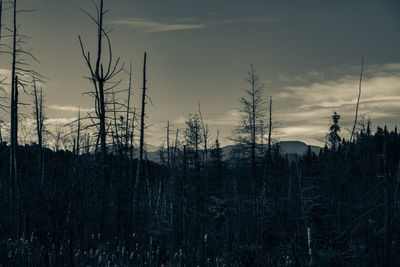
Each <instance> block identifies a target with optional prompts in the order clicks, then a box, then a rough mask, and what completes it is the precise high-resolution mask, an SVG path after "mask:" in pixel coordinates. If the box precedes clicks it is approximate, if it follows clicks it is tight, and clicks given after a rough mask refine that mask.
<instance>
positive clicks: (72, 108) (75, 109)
mask: <svg viewBox="0 0 400 267" xmlns="http://www.w3.org/2000/svg"><path fill="white" fill-rule="evenodd" d="M48 109H53V110H60V111H70V112H78V111H79V109H80V110H81V112H91V111H93V109H89V108H79V107H76V106H60V105H50V106H49V107H48Z"/></svg>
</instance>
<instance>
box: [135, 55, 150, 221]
mask: <svg viewBox="0 0 400 267" xmlns="http://www.w3.org/2000/svg"><path fill="white" fill-rule="evenodd" d="M146 68H147V53H146V52H144V59H143V87H142V108H141V114H140V141H139V157H138V161H137V167H136V177H135V187H134V190H135V191H134V196H133V215H135V213H134V212H135V208H136V205H137V198H138V196H139V192H138V187H139V182H140V171H141V170H140V169H141V167H142V160H143V146H144V128H145V122H144V119H145V116H146V104H147V101H146V100H147V93H146V90H147V78H146Z"/></svg>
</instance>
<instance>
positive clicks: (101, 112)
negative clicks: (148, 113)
mask: <svg viewBox="0 0 400 267" xmlns="http://www.w3.org/2000/svg"><path fill="white" fill-rule="evenodd" d="M94 4H95V3H94ZM95 8H96V11H97V16H96V17H94V16H92V15H90V14H89V13H87V12H86V11H84V12H85V14H86V15H88V16H89V18H91V19H92V21H93V22H94V23H95V24H96V26H97V53H96V55H97V57H96V59H95V61H94V63H93V62H92V60H91V57H90V52H86V50H85V48H84V45H83V42H82V38H81V36H80V35H78V38H79V43H80V46H81V51H82V55H83V57H84V59H85V62H86V64H87V67H88V69H89V73H90V75H89V77H87V78H88V79H89V80H90V81H91V82H92V84H93V87H94V91H90V92H88V94H89V95H91V96H93V97H94V99H95V113H96V118H97V119H98V121H99V122H98V126H99V138H100V148H101V152H102V154H103V160H104V161H105V162H106V160H105V159H106V157H107V131H106V124H107V123H106V119H107V115H106V112H107V104H108V102H107V96H109V95H110V94H111V93H112V92H111V90H112V89H113V88H114V87H115V86H116V84H119V82H116V83H115V84H113V85H112V86H110V87H108V88H107V87H106V86H107V84H108V83H110V82H111V81H112V79H113V78H114V77H115V76H116V75H117V74H119V73H120V72H121V71H122V69H123V65H122V66H121V65H120V58H117V60H116V61H115V62H114V61H113V54H112V49H111V41H110V38H109V35H108V32H107V31H106V29H105V28H104V23H103V20H104V16H105V14H106V13H107V12H108V10H104V1H103V0H100V6H98V5H96V4H95ZM104 39H105V40H106V42H107V46H108V50H107V52H108V55H107V57H106V56H103V43H104Z"/></svg>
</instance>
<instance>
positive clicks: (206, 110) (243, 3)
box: [0, 0, 400, 146]
mask: <svg viewBox="0 0 400 267" xmlns="http://www.w3.org/2000/svg"><path fill="white" fill-rule="evenodd" d="M95 1H96V0H95ZM18 5H19V7H20V8H22V9H34V10H35V12H33V13H20V14H18V19H19V24H20V32H22V33H23V34H26V35H29V36H30V37H31V38H30V39H29V40H28V43H27V47H29V48H32V52H33V53H34V54H35V56H36V57H37V58H38V60H39V61H40V64H38V63H35V62H31V63H32V64H31V65H32V67H33V68H34V69H35V70H36V71H38V72H40V73H41V74H43V75H45V76H46V77H48V81H47V83H46V85H45V95H46V99H45V101H46V105H47V109H46V115H47V118H48V120H47V122H46V123H47V124H48V125H49V127H51V125H53V126H54V125H61V124H63V123H64V124H65V123H66V122H69V121H72V120H74V119H75V118H76V117H77V110H78V107H80V108H81V110H82V111H83V112H85V111H90V110H91V109H92V108H93V106H94V100H93V99H92V98H91V97H89V96H84V95H82V94H83V93H84V92H85V91H87V90H88V89H90V84H89V82H88V81H87V80H86V79H85V78H84V76H85V75H88V69H87V67H86V65H85V63H84V60H83V58H82V55H81V51H80V47H79V41H78V34H80V35H81V36H82V39H83V41H84V43H85V46H86V48H87V49H89V50H91V51H95V46H94V45H95V43H94V38H95V30H96V28H95V26H94V24H93V23H92V22H91V21H90V19H89V18H88V17H87V16H86V15H85V14H84V13H83V12H82V11H81V10H80V8H82V9H84V10H86V11H88V12H89V13H93V12H94V8H93V5H92V3H91V1H89V0H68V1H65V0H35V1H32V0H19V1H18ZM105 8H106V9H109V13H107V15H106V17H105V24H106V25H107V27H108V28H109V29H112V32H111V33H110V38H111V42H112V48H113V55H114V57H117V56H118V57H120V58H121V60H122V61H123V62H125V63H126V64H127V65H129V62H132V63H133V66H134V79H133V81H134V90H135V93H134V96H133V97H134V103H135V104H136V107H139V100H140V87H141V83H142V78H141V75H142V74H141V68H142V61H143V53H144V51H147V54H148V87H149V90H148V94H149V96H150V97H151V99H152V103H153V104H152V105H149V107H148V118H147V122H148V124H149V126H150V127H149V129H148V130H147V137H146V138H147V141H146V142H147V143H151V144H152V145H154V146H159V145H162V144H163V142H165V139H166V137H165V135H166V129H165V127H166V124H167V121H170V122H171V129H172V130H175V129H178V128H179V129H182V128H184V123H185V119H186V118H187V117H188V115H189V114H191V113H192V114H193V113H196V112H197V110H198V103H199V102H200V103H201V109H202V114H203V117H204V119H205V121H206V122H207V123H208V125H209V128H210V133H211V137H212V138H215V136H216V132H217V130H218V129H220V131H221V134H220V135H221V139H222V143H223V144H228V143H229V142H230V141H229V137H230V136H232V129H234V127H235V126H236V125H238V123H239V121H240V113H239V111H238V109H239V108H240V102H239V99H240V97H241V96H244V92H243V89H245V88H246V87H247V84H246V82H245V79H244V78H245V77H246V74H247V71H248V68H249V63H250V62H252V63H253V64H254V65H255V68H256V72H257V74H258V75H259V76H260V79H261V81H262V83H263V84H264V96H265V97H266V98H268V97H269V96H272V98H273V121H274V125H275V127H274V137H275V139H276V140H280V141H284V140H300V141H304V142H306V143H308V144H314V145H323V144H324V142H325V135H326V133H327V131H328V128H329V125H330V116H331V114H332V113H333V111H336V112H338V113H339V114H340V115H341V120H340V124H341V126H342V135H343V137H346V138H347V139H348V137H349V136H350V130H351V128H352V123H353V121H354V112H355V104H356V99H357V94H358V83H359V75H360V65H361V58H362V56H364V63H365V66H364V77H363V86H362V95H361V103H360V113H361V114H362V115H363V116H365V118H369V117H370V118H371V120H372V125H373V126H374V127H376V126H378V125H381V126H382V125H385V124H387V125H388V126H389V127H391V128H393V127H394V126H395V125H397V124H398V121H399V118H400V116H399V115H400V104H399V103H400V49H399V48H400V2H398V1H384V0H380V1H377V0H363V1H358V0H355V1H341V0H338V1H327V0H326V1H321V0H319V1H267V0H264V1H261V0H202V1H194V0H169V1H165V0H164V1H162V0H112V1H111V0H105ZM5 13H6V14H5V18H4V20H3V23H4V24H5V25H6V26H10V25H11V24H10V22H11V21H10V17H9V13H10V11H5ZM10 62H11V58H10V57H9V55H7V54H4V53H3V54H1V55H0V74H1V75H3V76H7V75H8V74H9V69H10V67H9V66H10ZM120 78H123V79H124V81H123V83H122V84H121V88H125V87H126V86H127V81H128V76H127V75H126V74H122V75H121V76H120ZM3 87H4V88H5V89H6V91H7V86H3ZM137 109H138V110H139V109H140V108H137ZM0 116H1V117H3V118H4V119H5V120H7V116H8V115H7V114H6V113H4V112H3V111H0Z"/></svg>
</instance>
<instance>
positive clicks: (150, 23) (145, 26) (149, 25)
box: [112, 18, 207, 32]
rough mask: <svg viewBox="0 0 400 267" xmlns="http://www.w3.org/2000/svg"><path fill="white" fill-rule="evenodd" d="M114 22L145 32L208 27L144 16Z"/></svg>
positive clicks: (114, 22)
mask: <svg viewBox="0 0 400 267" xmlns="http://www.w3.org/2000/svg"><path fill="white" fill-rule="evenodd" d="M112 24H118V25H125V26H129V27H131V28H134V29H137V30H141V31H144V32H167V31H184V30H197V29H203V28H206V27H207V25H206V24H193V23H187V21H182V23H168V22H161V21H155V20H151V19H144V18H126V19H119V20H115V21H113V22H112Z"/></svg>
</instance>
